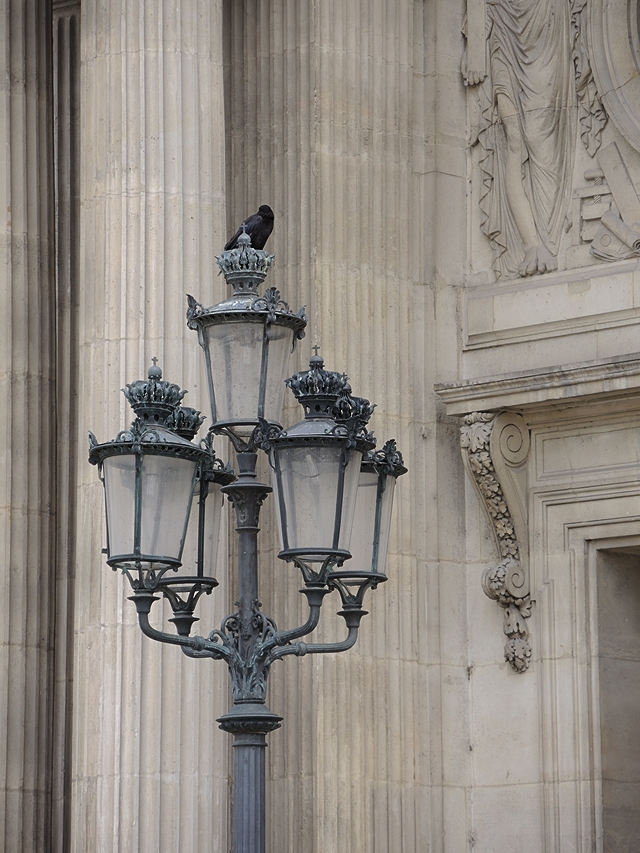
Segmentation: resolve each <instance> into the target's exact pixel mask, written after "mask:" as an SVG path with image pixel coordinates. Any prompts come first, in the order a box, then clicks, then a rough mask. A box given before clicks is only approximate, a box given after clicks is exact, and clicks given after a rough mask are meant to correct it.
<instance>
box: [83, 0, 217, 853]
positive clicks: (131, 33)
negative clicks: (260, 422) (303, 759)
mask: <svg viewBox="0 0 640 853" xmlns="http://www.w3.org/2000/svg"><path fill="white" fill-rule="evenodd" d="M81 39H82V155H81V157H82V160H81V203H82V238H81V240H82V253H81V258H80V264H81V269H80V278H81V281H82V283H83V286H82V289H81V293H80V302H79V317H78V334H79V399H80V401H81V404H80V411H79V417H78V425H77V429H78V446H79V451H78V463H77V464H78V480H79V483H80V486H79V498H78V504H79V515H78V520H77V524H78V538H77V555H76V559H77V574H76V584H75V593H76V595H75V625H76V642H75V666H74V699H73V702H74V727H73V728H74V731H73V769H72V774H73V775H72V840H71V849H72V850H75V851H78V852H79V851H83V853H84V851H87V850H96V851H98V850H127V851H132V853H133V851H154V853H157V851H175V850H177V849H180V850H194V851H195V850H201V851H205V850H206V851H208V853H209V851H211V850H215V851H226V849H227V841H226V826H225V818H224V815H225V814H226V810H227V807H226V795H227V773H228V768H227V761H228V754H227V752H228V745H227V740H226V737H225V736H224V735H223V734H222V732H219V731H218V729H217V726H216V723H215V717H216V715H217V713H216V712H219V710H221V709H220V707H219V705H218V703H220V705H222V706H223V708H222V710H225V708H224V704H225V702H226V699H225V697H226V691H227V687H226V680H227V675H226V672H224V667H215V666H213V665H206V663H205V665H204V666H203V665H202V662H201V661H193V660H187V659H186V658H184V657H183V656H182V655H181V654H180V652H179V650H177V649H175V648H168V647H164V646H161V645H160V644H156V643H153V642H151V641H149V640H147V639H146V638H143V636H142V634H141V632H140V630H139V628H138V627H137V621H136V619H135V611H134V608H133V606H132V604H131V603H130V602H128V601H127V600H126V596H127V594H128V591H127V587H126V586H125V583H126V581H125V580H124V579H123V578H122V577H119V576H118V575H116V574H113V573H112V572H111V571H110V570H109V569H108V568H107V567H106V566H105V564H104V560H103V558H102V555H101V549H102V547H103V546H104V544H105V543H104V535H105V534H104V521H103V515H104V510H103V497H102V486H101V484H100V482H99V481H98V478H97V474H96V469H95V468H93V467H90V466H89V465H88V464H87V461H86V454H87V445H86V436H87V430H88V429H92V430H93V431H94V432H95V433H96V435H97V436H98V437H99V438H100V439H101V440H108V439H110V438H112V437H114V436H115V434H116V433H117V432H118V430H120V429H122V428H123V427H124V426H125V424H128V423H129V422H130V421H131V419H132V417H131V412H130V411H125V408H128V407H126V404H125V400H124V398H123V396H122V395H121V394H120V392H119V389H120V388H123V387H124V385H125V383H126V382H130V381H132V380H134V379H138V378H141V377H144V376H145V375H146V370H147V368H148V366H149V365H150V364H151V358H152V357H154V356H157V357H158V359H159V364H160V365H161V367H162V369H163V371H164V374H165V377H166V378H168V379H170V380H172V381H176V382H178V383H179V384H180V385H181V386H182V387H185V388H187V389H188V390H189V395H188V397H187V399H186V402H187V403H189V404H193V405H197V406H200V407H204V405H205V399H206V398H205V393H204V384H203V382H202V376H201V373H200V362H201V356H200V352H199V347H198V345H197V341H196V339H195V336H194V335H193V333H192V332H189V331H188V330H187V328H186V322H185V311H186V292H189V291H192V290H193V291H194V292H196V293H197V294H198V296H199V297H200V298H201V299H202V300H203V301H204V302H205V303H206V304H212V303H213V302H214V301H217V300H219V299H220V298H222V296H223V294H222V292H221V288H220V287H219V286H218V285H217V283H216V286H215V287H214V281H215V275H214V264H215V262H214V257H213V254H214V249H215V248H216V246H217V245H220V244H221V243H222V242H223V231H224V228H223V223H224V194H223V174H224V156H223V153H224V148H223V136H222V127H223V103H222V65H221V55H222V49H221V29H220V3H219V2H211V0H183V2H180V3H175V2H165V0H152V1H151V2H145V3H139V2H137V0H136V2H130V0H122V2H113V3H111V2H110V3H108V4H104V3H99V2H91V0H89V2H86V3H84V2H83V4H82V30H81ZM205 411H206V410H205ZM223 579H224V571H223V573H222V577H221V580H223ZM228 605H229V603H228V602H227V601H225V600H224V598H223V597H222V596H218V597H217V598H216V602H215V613H212V612H211V611H210V610H209V611H208V612H207V611H206V609H205V613H204V614H202V616H203V630H204V629H206V628H207V627H210V628H211V627H213V626H214V624H215V623H214V616H215V621H216V622H218V621H220V619H221V618H222V616H223V615H224V614H225V613H226V612H228ZM214 699H215V700H216V701H214Z"/></svg>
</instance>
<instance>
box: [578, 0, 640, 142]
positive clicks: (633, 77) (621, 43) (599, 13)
mask: <svg viewBox="0 0 640 853" xmlns="http://www.w3.org/2000/svg"><path fill="white" fill-rule="evenodd" d="M589 7H590V8H589V12H590V15H589V18H590V21H589V23H590V40H589V41H590V56H591V64H592V65H593V73H594V77H595V79H596V82H597V85H598V91H599V92H600V93H601V95H602V101H603V102H604V105H605V108H606V110H607V113H608V114H609V116H610V117H611V120H612V121H613V123H614V124H615V126H616V127H617V128H618V130H619V131H620V133H621V134H622V135H623V136H624V137H625V139H626V140H627V142H629V143H630V144H631V145H632V146H633V147H634V148H635V149H636V150H637V151H640V76H638V73H639V72H640V0H589Z"/></svg>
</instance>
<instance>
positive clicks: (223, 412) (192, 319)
mask: <svg viewBox="0 0 640 853" xmlns="http://www.w3.org/2000/svg"><path fill="white" fill-rule="evenodd" d="M217 261H218V265H219V267H220V269H221V271H222V272H223V274H224V275H225V278H226V280H227V282H228V283H229V284H230V285H232V287H233V291H234V292H233V296H232V297H231V298H230V299H227V300H225V301H224V302H222V303H220V304H218V305H215V306H213V307H212V308H208V309H205V308H204V307H203V306H202V305H201V304H200V303H198V302H197V301H196V300H195V299H194V298H193V297H191V296H190V297H188V300H189V307H188V311H187V322H188V325H189V328H191V329H194V330H197V332H198V339H199V343H200V345H201V346H202V348H203V350H204V358H205V366H206V372H207V383H208V390H209V397H210V403H211V410H212V421H213V423H212V426H211V428H210V431H209V433H208V435H207V437H206V438H205V439H203V440H202V441H200V442H199V443H198V444H196V443H194V441H193V439H194V437H195V435H196V433H197V431H198V429H199V427H200V425H201V423H202V420H203V419H202V416H201V415H200V413H199V412H197V411H195V410H193V409H187V408H185V407H183V406H182V405H181V401H182V397H183V396H184V393H185V392H184V391H181V390H180V388H179V387H178V386H177V385H174V384H172V383H169V382H166V381H165V380H163V379H162V373H161V371H160V368H159V367H158V366H157V365H156V364H155V359H154V365H153V366H152V367H151V368H150V369H149V373H148V377H147V379H146V380H139V381H138V382H133V383H131V384H130V385H128V386H127V388H126V390H125V391H124V393H125V396H126V398H127V400H128V401H129V403H130V404H131V406H132V407H133V409H134V412H135V414H136V416H137V417H136V419H135V421H134V422H133V424H132V425H131V427H130V428H129V429H128V430H124V431H123V432H121V433H119V434H118V436H117V437H116V438H115V439H114V440H113V441H110V442H105V443H104V444H99V443H98V442H97V440H96V439H95V437H94V436H93V435H92V434H90V454H89V461H90V462H91V463H92V464H96V465H97V466H98V469H99V472H100V476H101V479H102V480H103V482H104V487H105V506H106V517H107V563H108V564H109V565H110V566H111V567H112V568H113V569H114V570H116V569H120V570H121V571H122V572H123V573H124V574H126V575H127V577H128V579H129V582H130V584H131V587H132V590H133V595H132V596H131V597H130V598H131V600H132V601H133V602H134V604H135V606H136V609H137V613H138V621H139V624H140V628H141V629H142V631H143V633H144V634H146V635H147V636H148V637H151V638H152V639H154V640H158V641H160V642H164V643H173V644H174V645H179V646H181V647H182V650H183V652H184V653H185V654H186V655H187V656H189V657H193V658H213V659H215V660H224V661H226V663H227V665H228V668H229V674H230V678H231V685H232V691H233V707H232V709H231V710H230V711H229V712H228V713H227V714H225V715H224V716H223V717H221V718H220V719H219V720H218V722H219V723H220V727H221V728H222V729H223V730H224V731H227V732H230V733H231V734H233V735H234V744H233V745H234V747H235V748H234V799H233V802H234V810H233V812H234V818H233V851H234V853H264V849H265V747H266V735H267V734H268V733H269V732H270V731H273V730H274V729H276V728H278V727H279V726H280V722H281V720H282V717H280V716H278V715H277V714H274V713H272V712H271V711H270V710H269V709H268V708H267V706H266V704H265V696H266V688H267V678H268V674H269V668H270V666H271V664H272V663H273V662H274V661H275V660H278V659H279V658H282V657H285V656H286V655H292V654H293V655H297V656H303V655H307V654H323V653H330V652H341V651H345V650H347V649H349V648H351V646H353V645H354V643H355V642H356V640H357V636H358V629H359V626H360V621H361V619H362V617H363V616H364V615H366V611H365V610H364V609H363V606H362V605H363V598H364V594H365V592H366V590H367V589H375V588H376V587H377V585H378V584H379V583H381V582H383V581H385V580H386V579H387V578H386V575H385V573H384V571H385V561H386V551H387V545H388V541H389V528H390V522H391V503H392V499H393V491H394V489H393V487H394V485H395V481H396V479H397V477H398V476H400V475H401V474H403V473H404V472H405V471H406V469H405V468H404V467H403V464H402V457H401V455H400V454H399V452H398V451H397V449H396V447H395V443H394V442H392V441H391V442H387V444H386V445H385V447H384V448H383V450H382V451H379V452H377V453H376V452H375V450H374V447H375V440H374V437H373V433H370V432H368V430H367V424H368V420H369V418H370V416H371V414H372V412H373V408H374V407H373V406H372V405H371V404H370V403H369V401H368V400H364V399H363V398H360V397H355V396H353V395H352V392H351V387H350V385H349V382H348V380H347V377H346V376H345V375H344V374H342V373H337V372H334V371H328V370H325V368H324V362H323V359H322V358H321V357H320V356H319V355H318V353H317V347H316V354H315V355H314V356H313V357H312V358H311V360H310V362H309V370H307V371H301V372H299V373H296V374H295V375H294V376H292V377H291V378H289V379H287V380H286V383H285V376H286V372H287V365H288V360H289V355H290V353H291V352H292V350H293V348H294V347H295V344H296V341H297V340H299V339H300V338H302V337H303V336H304V329H305V326H306V317H305V314H304V311H303V310H301V311H299V312H298V313H297V314H295V313H293V312H292V311H291V310H290V309H289V306H288V305H287V304H286V303H285V302H284V301H282V300H281V299H280V294H279V293H278V291H277V290H276V289H275V288H269V289H268V290H267V291H266V292H265V294H264V295H263V296H260V295H259V292H258V288H259V286H260V284H261V283H262V282H263V281H264V279H265V277H266V275H267V273H268V271H269V268H270V267H271V265H272V263H273V257H272V256H270V255H267V254H266V253H265V252H263V251H259V250H256V249H253V248H252V247H251V245H250V240H249V238H248V236H247V235H244V234H243V235H242V236H241V237H240V238H239V240H238V246H237V248H235V249H232V250H230V251H227V252H223V253H222V254H221V255H220V256H219V257H218V258H217ZM286 385H288V386H289V388H290V389H291V390H292V391H293V393H294V395H295V396H296V397H297V399H298V401H299V402H300V404H301V405H302V407H303V409H304V419H303V420H302V421H300V423H297V424H295V425H294V426H292V427H289V428H286V429H285V428H283V427H282V425H281V423H280V418H281V411H282V405H283V394H284V390H285V387H286ZM215 434H222V435H226V436H228V438H229V439H230V440H231V443H232V445H233V447H234V449H235V451H236V460H237V474H236V473H235V472H234V471H232V470H231V468H230V467H229V466H228V465H224V464H223V463H222V462H221V461H220V460H219V459H218V458H217V457H216V455H215V452H214V449H213V436H214V435H215ZM259 450H263V451H265V452H266V453H267V455H268V458H269V464H270V467H271V471H272V483H273V490H274V492H275V504H276V516H277V521H278V528H279V535H280V542H281V546H282V547H281V551H280V553H279V554H278V556H279V558H280V559H282V560H285V561H288V562H292V563H294V564H295V565H296V566H297V567H298V568H299V569H300V571H301V574H302V580H303V584H304V586H303V589H302V590H301V592H302V593H303V594H304V595H305V596H306V598H307V603H308V607H309V613H308V618H307V621H306V622H305V624H304V625H301V626H299V627H296V628H292V629H289V630H278V628H277V627H276V624H275V622H274V620H273V619H271V618H270V617H268V616H266V615H265V614H264V613H263V612H262V610H261V604H260V601H259V596H258V521H259V515H260V508H261V505H262V503H263V501H264V500H265V498H266V497H267V495H268V494H269V493H270V492H271V491H272V487H271V486H268V485H266V484H264V483H260V482H258V480H257V478H256V463H257V454H258V451H259ZM223 495H226V496H227V498H228V499H229V501H230V502H231V503H232V504H233V506H234V509H235V513H236V531H237V535H238V549H237V550H238V571H237V588H238V601H237V607H238V610H237V612H236V613H234V614H232V615H230V616H227V617H226V618H225V619H224V620H223V621H222V624H221V626H220V628H219V629H215V630H213V631H211V632H210V633H209V634H208V635H207V636H206V637H204V636H199V635H192V634H191V630H192V627H193V623H194V622H196V621H197V617H196V616H195V615H194V612H195V608H196V605H197V602H198V599H199V598H200V596H201V595H202V594H205V593H206V594H209V593H211V591H212V590H213V588H214V587H215V586H217V584H218V582H217V580H216V579H215V576H214V572H215V559H216V555H217V548H218V536H219V530H220V518H221V510H222V496H223ZM354 518H355V523H354ZM351 541H353V542H354V543H355V544H356V547H355V548H354V549H353V553H354V556H353V557H352V551H351V550H350V543H351ZM185 564H186V568H184V567H185ZM191 567H193V568H191ZM334 590H337V591H338V593H339V596H340V599H341V603H342V609H341V610H339V615H340V616H342V617H343V619H344V621H345V625H346V628H347V636H346V637H345V639H344V640H343V641H342V642H337V643H306V642H302V640H301V638H302V637H306V636H307V635H308V634H310V633H311V632H312V631H313V630H314V629H315V628H316V626H317V625H318V622H319V619H320V610H321V607H322V603H323V601H324V599H325V597H326V596H327V595H329V594H330V593H331V592H333V591H334ZM161 596H164V598H166V599H167V600H168V602H169V605H170V606H171V609H172V612H173V617H172V618H171V620H170V621H171V622H173V624H174V626H175V633H171V632H168V631H164V630H159V629H156V628H154V627H153V626H152V625H151V624H150V621H149V614H150V612H151V608H152V606H153V604H154V602H156V601H158V600H159V598H160V597H161Z"/></svg>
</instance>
